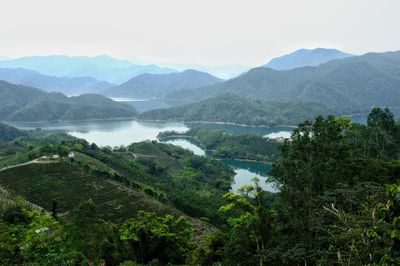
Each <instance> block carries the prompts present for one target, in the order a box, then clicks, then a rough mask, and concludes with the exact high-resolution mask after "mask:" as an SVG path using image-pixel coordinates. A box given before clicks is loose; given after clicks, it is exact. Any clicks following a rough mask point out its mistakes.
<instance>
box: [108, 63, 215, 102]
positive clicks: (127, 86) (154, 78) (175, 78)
mask: <svg viewBox="0 0 400 266" xmlns="http://www.w3.org/2000/svg"><path fill="white" fill-rule="evenodd" d="M221 81H222V80H221V79H219V78H217V77H215V76H212V75H211V74H209V73H206V72H201V71H197V70H193V69H188V70H185V71H182V72H178V73H169V74H150V73H145V74H141V75H139V76H136V77H133V78H131V79H130V80H128V81H127V82H125V83H123V84H121V85H118V86H115V87H112V88H109V89H107V90H106V91H105V92H104V94H105V95H108V96H112V97H132V98H163V97H164V96H165V95H167V94H168V93H170V92H172V91H175V90H181V89H182V90H183V89H196V88H199V87H203V86H206V85H211V84H215V83H218V82H221Z"/></svg>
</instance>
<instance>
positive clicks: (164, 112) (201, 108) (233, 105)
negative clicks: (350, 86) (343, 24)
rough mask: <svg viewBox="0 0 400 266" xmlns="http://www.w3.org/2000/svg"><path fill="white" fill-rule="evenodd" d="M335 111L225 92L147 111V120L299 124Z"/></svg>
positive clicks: (318, 105) (143, 114)
mask: <svg viewBox="0 0 400 266" xmlns="http://www.w3.org/2000/svg"><path fill="white" fill-rule="evenodd" d="M328 114H333V111H331V110H329V109H328V108H326V107H325V106H324V105H322V104H317V103H277V102H265V101H260V100H252V99H247V98H243V97H239V96H236V95H232V94H223V95H219V96H217V97H214V98H210V99H206V100H203V101H200V102H197V103H192V104H188V105H184V106H178V107H172V108H169V109H159V110H152V111H148V112H144V113H142V114H140V118H141V119H144V120H167V121H168V120H171V121H185V122H190V121H192V122H193V121H206V122H226V123H236V124H246V125H264V126H277V125H297V124H298V123H300V122H302V121H304V120H307V119H314V118H315V117H317V116H318V115H328Z"/></svg>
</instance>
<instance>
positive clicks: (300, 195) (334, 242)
mask: <svg viewBox="0 0 400 266" xmlns="http://www.w3.org/2000/svg"><path fill="white" fill-rule="evenodd" d="M27 134H28V136H19V137H17V138H16V139H15V140H18V141H19V143H20V144H19V146H18V147H16V148H15V153H14V154H13V155H8V156H10V157H12V156H17V155H16V154H19V153H29V152H32V153H36V154H37V155H39V156H43V155H45V154H58V155H61V156H60V157H59V159H58V160H59V161H56V162H49V161H42V162H41V163H34V164H33V163H32V164H28V165H21V166H15V167H13V168H8V169H3V170H1V171H0V185H1V187H4V188H5V189H3V190H0V200H1V201H2V205H0V206H2V208H1V209H0V260H1V262H2V263H4V264H5V265H87V264H89V263H95V265H96V264H97V265H98V264H101V263H102V262H104V263H105V264H106V265H137V264H139V265H168V264H171V265H213V264H216V265H399V264H400V253H399V245H400V233H399V226H400V225H399V221H400V211H399V210H400V200H399V199H400V186H399V173H400V162H399V160H398V156H399V151H400V149H399V148H400V125H399V124H396V123H395V121H394V119H393V115H392V114H391V112H390V110H389V109H383V110H382V109H380V108H374V109H373V110H372V111H371V113H370V115H369V117H368V122H367V124H366V125H359V124H352V123H351V122H350V120H349V119H347V118H335V117H334V116H328V117H322V116H321V117H317V118H316V119H315V120H314V121H313V122H310V121H306V122H304V123H301V124H300V125H299V127H298V128H296V129H295V130H294V131H293V133H292V135H291V138H290V139H288V140H285V141H284V142H283V143H282V145H281V147H280V150H281V158H280V159H279V160H278V161H277V162H275V163H274V164H273V167H272V171H271V172H270V181H272V182H275V183H276V185H278V187H279V192H277V193H275V194H272V193H269V192H266V191H263V190H262V189H261V187H260V184H259V180H257V179H254V184H253V185H248V186H245V187H243V188H242V189H241V190H240V193H239V194H234V193H232V192H229V178H230V175H229V174H230V172H229V169H227V168H226V167H225V166H224V165H223V164H221V163H220V162H218V161H213V160H212V159H210V158H205V157H198V156H194V155H193V154H192V153H190V152H189V151H186V150H183V149H181V148H178V147H174V146H172V145H167V144H160V143H156V142H142V143H134V144H131V145H129V146H128V147H115V148H110V147H103V148H99V147H97V146H96V145H95V144H91V145H89V144H88V143H86V142H85V141H82V140H77V139H75V138H72V137H69V138H66V137H65V138H64V140H63V141H62V142H57V140H56V139H57V138H54V137H49V136H47V140H48V141H47V143H46V144H43V145H39V142H38V141H37V140H36V141H35V134H38V135H40V133H38V132H28V133H27ZM61 136H62V135H60V137H61ZM29 139H30V141H29ZM15 140H10V141H8V142H6V144H7V143H10V142H13V141H15ZM6 144H3V145H6ZM29 145H32V146H33V147H32V148H28V146H29ZM6 147H7V146H6ZM71 152H73V153H74V152H77V153H78V152H79V153H80V154H81V155H79V156H78V157H77V160H76V161H75V159H74V157H71V156H67V155H71ZM82 154H84V155H82ZM89 157H90V158H89ZM6 158H8V157H6ZM45 158H46V157H45ZM110 169H112V170H114V171H111V170H110ZM75 183H77V184H80V185H79V186H80V187H78V185H76V184H75ZM110 189H112V190H114V191H109V190H110ZM13 193H14V194H13ZM16 194H19V195H23V196H25V199H20V198H18V197H17V196H14V195H16ZM61 195H62V196H61ZM72 195H73V196H72ZM85 195H87V198H86V197H85ZM135 197H137V198H135ZM53 198H54V199H57V200H56V201H57V202H59V203H57V204H53V203H51V202H52V201H53V200H52V199H53ZM74 198H76V199H74ZM89 198H91V199H89ZM138 199H142V200H143V201H144V202H145V204H143V205H139V206H137V205H136V204H135V203H134V202H135V201H137V200H138ZM31 202H33V203H36V204H39V205H41V206H43V207H44V208H45V209H46V210H47V212H46V211H43V212H42V211H40V209H38V208H37V207H35V205H32V203H31ZM68 202H72V205H71V206H68V204H65V203H68ZM139 202H140V201H139ZM28 203H30V205H28ZM49 203H51V204H49ZM153 207H154V208H153ZM157 207H158V208H159V209H157ZM174 207H176V208H177V209H179V210H180V211H178V210H177V209H175V208H174ZM121 209H122V210H123V211H121ZM160 209H162V210H164V212H160V211H159V210H160ZM188 215H191V216H196V217H203V218H202V219H195V218H192V217H190V216H188ZM114 217H119V218H118V219H114ZM202 220H203V221H202ZM204 220H208V221H210V222H211V223H213V224H214V225H216V226H217V227H213V226H211V225H209V224H208V223H206V222H204ZM201 232H202V233H203V235H201ZM205 232H206V233H205Z"/></svg>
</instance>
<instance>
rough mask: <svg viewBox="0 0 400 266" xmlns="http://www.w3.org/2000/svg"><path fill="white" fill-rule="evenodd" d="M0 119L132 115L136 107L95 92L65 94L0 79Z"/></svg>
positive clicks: (46, 119) (23, 120) (35, 119)
mask: <svg viewBox="0 0 400 266" xmlns="http://www.w3.org/2000/svg"><path fill="white" fill-rule="evenodd" d="M0 99H1V100H0V106H1V108H0V120H6V121H14V122H15V121H18V122H27V121H29V122H32V121H58V120H67V121H71V120H88V119H109V118H126V117H134V116H135V115H136V114H137V113H136V110H135V109H134V108H133V107H132V106H129V105H126V104H123V103H118V102H114V101H112V100H111V99H108V98H106V97H104V96H101V95H97V94H84V95H80V96H76V97H67V96H65V95H63V94H61V93H55V92H53V93H46V92H44V91H41V90H39V89H36V88H32V87H25V86H21V85H14V84H10V83H7V82H4V81H0Z"/></svg>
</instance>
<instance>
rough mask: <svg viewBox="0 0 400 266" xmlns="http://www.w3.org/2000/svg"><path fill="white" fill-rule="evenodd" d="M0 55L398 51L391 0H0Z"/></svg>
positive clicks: (257, 59)
mask: <svg viewBox="0 0 400 266" xmlns="http://www.w3.org/2000/svg"><path fill="white" fill-rule="evenodd" d="M0 4H1V5H0V7H1V8H0V56H10V57H17V56H24V55H48V54H68V55H99V54H109V55H111V56H114V57H119V58H138V59H142V60H144V61H147V62H149V61H150V62H170V63H196V64H203V65H219V64H242V65H260V64H263V63H265V62H266V61H268V59H270V58H271V57H274V56H277V55H280V54H284V53H287V52H290V51H292V50H295V49H298V48H303V47H306V48H314V47H334V48H338V49H342V50H344V51H347V52H351V53H356V54H361V53H364V52H368V51H387V50H400V0H330V1H328V0H301V1H300V0H275V1H269V0H198V1H194V0H158V1H155V0H143V1H135V0H109V1H103V0H9V1H5V0H0Z"/></svg>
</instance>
